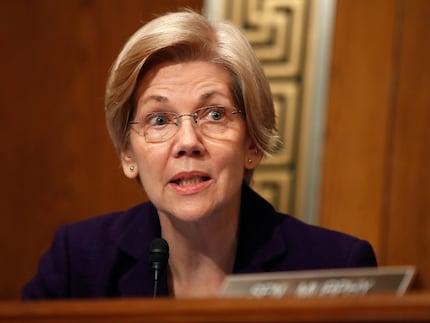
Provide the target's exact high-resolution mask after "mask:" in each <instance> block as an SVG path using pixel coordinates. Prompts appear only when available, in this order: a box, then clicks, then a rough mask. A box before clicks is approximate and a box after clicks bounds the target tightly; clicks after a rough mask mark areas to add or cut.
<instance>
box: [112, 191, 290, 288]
mask: <svg viewBox="0 0 430 323" xmlns="http://www.w3.org/2000/svg"><path fill="white" fill-rule="evenodd" d="M240 212H241V214H240V221H239V232H238V247H237V252H236V259H235V266H234V271H233V272H234V273H255V272H265V271H274V270H276V261H277V259H279V257H280V256H282V255H284V254H285V253H286V249H287V248H286V242H285V240H284V239H283V236H282V234H281V233H280V231H279V230H280V222H281V220H282V216H283V215H281V214H279V213H277V212H276V211H275V210H274V208H273V207H272V206H271V205H270V204H269V203H268V202H267V201H265V200H264V199H263V198H262V197H261V196H259V195H258V194H257V193H255V192H254V191H253V190H252V189H251V188H250V187H249V186H248V185H246V184H244V185H243V187H242V202H241V211H240ZM126 213H127V214H121V215H119V216H121V217H123V218H124V221H126V219H129V220H128V221H126V224H124V225H123V226H118V227H116V230H114V231H116V232H112V236H113V237H119V238H117V244H118V246H119V249H120V250H121V251H122V252H123V253H124V254H125V255H126V256H127V257H129V260H130V261H129V262H128V265H127V266H128V267H129V268H128V270H126V272H125V274H123V275H122V276H121V278H120V280H119V290H120V293H121V295H127V296H142V295H144V296H150V295H152V292H153V274H152V270H151V268H150V265H149V260H148V256H149V247H150V244H151V241H152V240H153V239H155V238H158V237H160V236H161V227H160V221H159V218H158V214H157V210H156V208H155V207H154V205H153V204H152V203H150V202H148V203H144V204H141V205H139V206H137V207H135V208H132V209H130V210H128V211H127V212H126ZM158 290H159V295H160V296H161V295H167V294H168V287H167V275H166V273H164V275H163V276H162V277H161V281H160V283H159V288H158Z"/></svg>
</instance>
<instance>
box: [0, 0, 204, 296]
mask: <svg viewBox="0 0 430 323" xmlns="http://www.w3.org/2000/svg"><path fill="white" fill-rule="evenodd" d="M202 2H203V1H202V0H188V1H187V0H182V1H181V0H177V1H148V0H146V1H143V0H127V1H122V0H86V1H78V0H67V1H56V0H26V1H14V0H5V1H1V3H0V41H1V51H0V62H1V78H0V97H1V109H2V125H1V127H0V140H1V148H2V157H1V159H0V172H1V179H2V184H3V185H2V186H1V192H0V194H1V202H0V212H1V213H0V214H1V220H0V221H1V222H0V223H1V225H0V259H1V260H0V262H1V267H0V268H1V269H0V273H1V275H0V299H10V298H17V297H19V293H20V288H21V286H22V285H23V284H24V282H26V281H27V280H28V279H29V278H30V277H31V276H32V274H34V272H35V270H36V265H37V262H38V260H39V258H40V256H41V254H42V253H43V252H44V251H45V250H46V249H47V248H48V246H49V243H50V241H51V239H52V237H53V233H54V230H55V229H56V228H57V227H58V226H59V225H61V224H63V223H68V222H73V221H76V220H79V219H83V218H87V217H90V216H94V215H97V214H101V213H105V212H109V211H113V210H117V209H123V208H126V207H129V206H131V205H133V204H135V203H138V202H140V201H142V200H144V199H145V196H144V195H143V193H142V192H141V190H140V188H139V187H138V186H137V184H136V183H135V182H133V181H129V180H127V179H125V177H124V176H123V175H122V171H121V169H120V168H119V165H120V164H119V160H118V159H117V157H116V155H115V152H114V149H113V147H112V144H111V143H110V140H109V138H108V134H107V131H106V128H105V122H104V110H103V95H104V85H105V81H106V77H107V73H108V70H109V67H110V65H111V64H112V62H113V60H114V58H115V56H116V55H117V53H118V51H119V50H120V48H121V46H122V45H123V43H124V42H125V40H126V39H127V38H128V37H129V35H131V33H132V32H134V31H135V30H136V29H137V28H138V27H139V26H140V25H141V23H142V22H143V21H146V20H149V19H150V18H152V17H154V14H157V13H162V12H165V11H172V10H175V9H177V8H183V7H191V8H195V9H197V10H200V9H201V8H202Z"/></svg>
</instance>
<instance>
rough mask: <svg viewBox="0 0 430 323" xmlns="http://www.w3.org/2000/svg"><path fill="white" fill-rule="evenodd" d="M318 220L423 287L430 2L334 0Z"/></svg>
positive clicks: (429, 225) (427, 241)
mask: <svg viewBox="0 0 430 323" xmlns="http://www.w3.org/2000/svg"><path fill="white" fill-rule="evenodd" d="M337 4H338V7H337V16H336V24H335V37H334V47H333V58H332V68H331V71H332V76H331V83H330V96H329V102H328V106H329V110H328V119H327V137H326V138H325V139H326V142H325V157H324V165H323V179H322V183H323V184H322V195H321V214H320V220H321V224H322V225H323V226H327V227H331V228H335V229H338V230H341V231H346V232H349V233H352V234H355V235H358V236H361V237H363V238H366V239H369V240H370V241H371V243H372V244H373V245H374V247H375V249H376V252H377V256H378V259H379V262H380V264H381V265H415V266H417V269H418V274H419V279H418V282H419V284H420V285H421V287H423V288H426V289H428V288H430V235H429V232H430V168H429V166H428V165H430V149H429V147H430V130H429V129H430V127H429V122H430V91H429V90H428V89H429V86H430V62H429V57H430V36H429V30H430V2H429V1H426V0H398V1H391V0H387V1H383V0H381V1H367V0H366V1H350V0H338V2H337Z"/></svg>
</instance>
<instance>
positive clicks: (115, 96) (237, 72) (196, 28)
mask: <svg viewBox="0 0 430 323" xmlns="http://www.w3.org/2000/svg"><path fill="white" fill-rule="evenodd" d="M195 60H200V61H207V62H211V63H215V64H219V65H221V66H223V67H224V68H226V69H227V70H228V71H229V73H230V75H231V81H232V82H231V88H232V93H233V95H234V98H235V100H236V104H237V107H238V108H240V109H241V110H243V111H245V119H246V126H247V131H248V135H249V136H250V138H251V140H252V141H253V142H254V144H255V145H256V148H257V149H258V150H259V151H261V152H263V154H265V155H267V154H271V153H272V152H273V151H274V150H275V149H276V148H277V142H278V137H277V135H276V118H275V111H274V106H273V100H272V95H271V91H270V86H269V82H268V80H267V78H266V76H265V74H264V72H263V69H262V67H261V65H260V62H259V60H258V58H257V57H256V55H255V53H254V51H253V49H252V47H251V45H250V44H249V42H248V40H247V39H246V38H245V36H244V35H243V34H242V33H241V31H240V30H239V29H238V28H237V27H235V26H234V25H233V24H231V23H229V22H225V21H224V22H210V21H209V20H208V19H207V18H205V17H204V16H202V15H200V14H198V13H196V12H193V11H181V12H175V13H167V14H165V15H163V16H160V17H158V18H155V19H154V20H152V21H150V22H148V23H147V24H145V25H144V26H142V27H141V28H140V29H139V30H137V31H136V32H135V33H134V34H133V35H132V36H131V37H130V39H129V40H128V41H127V42H126V44H125V45H124V47H123V49H122V50H121V52H120V54H119V55H118V57H117V59H116V61H115V62H114V64H113V66H112V69H111V71H110V75H109V78H108V81H107V86H106V93H105V110H106V123H107V128H108V131H109V134H110V136H111V139H112V141H113V144H114V146H115V149H116V151H117V152H118V153H119V154H120V153H121V152H123V151H124V150H126V149H127V146H128V142H129V126H128V122H129V121H130V120H131V118H132V117H133V116H134V113H135V111H134V110H135V108H136V104H135V102H134V101H135V100H134V93H135V91H136V89H137V87H138V85H139V80H140V78H141V77H142V75H144V74H145V72H146V71H148V70H149V69H150V68H151V67H153V66H155V65H156V64H158V63H162V62H187V61H195ZM251 177H252V171H248V172H247V173H245V180H246V181H247V182H249V181H250V180H251Z"/></svg>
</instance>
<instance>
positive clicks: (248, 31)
mask: <svg viewBox="0 0 430 323" xmlns="http://www.w3.org/2000/svg"><path fill="white" fill-rule="evenodd" d="M220 4H221V5H223V6H224V8H223V10H221V12H222V15H223V16H222V17H220V18H224V19H228V20H230V21H232V22H233V23H234V24H235V25H236V26H238V27H240V28H241V29H242V31H243V32H244V33H245V36H246V37H247V38H248V40H249V41H250V43H251V45H252V47H253V48H254V50H255V52H256V54H257V56H258V58H259V59H260V61H261V63H262V65H263V69H264V71H265V73H266V76H267V77H268V79H269V82H270V87H271V90H272V95H273V99H274V103H275V109H276V116H277V126H278V130H279V136H280V137H281V139H282V145H281V147H280V148H279V150H278V151H277V152H276V153H275V154H274V155H273V156H272V157H270V158H266V159H265V160H263V162H262V164H261V166H260V167H258V168H257V169H256V171H255V174H254V181H253V183H252V186H253V188H254V189H255V190H256V191H257V192H259V193H260V194H261V195H263V196H264V197H265V198H266V199H267V200H269V201H270V202H271V203H273V205H274V206H275V207H276V208H277V209H278V210H279V211H281V212H286V213H290V214H294V194H295V189H294V188H295V171H296V168H297V155H298V154H297V150H298V142H299V135H300V129H299V125H300V103H301V93H302V88H303V84H302V82H303V70H304V68H303V65H304V50H305V46H304V44H305V41H306V18H307V11H308V1H307V0H230V1H228V0H227V1H224V2H220Z"/></svg>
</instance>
